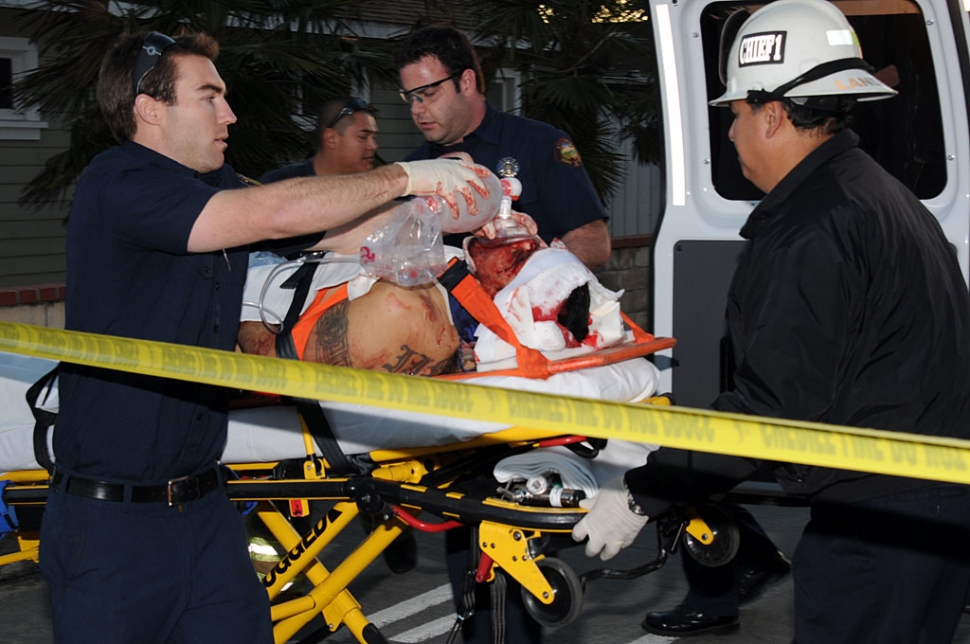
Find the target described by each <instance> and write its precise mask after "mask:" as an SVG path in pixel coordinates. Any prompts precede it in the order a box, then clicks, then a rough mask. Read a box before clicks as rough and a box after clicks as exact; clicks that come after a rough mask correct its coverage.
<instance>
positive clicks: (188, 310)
mask: <svg viewBox="0 0 970 644" xmlns="http://www.w3.org/2000/svg"><path fill="white" fill-rule="evenodd" d="M242 186H243V183H242V182H241V181H240V179H239V178H238V177H237V175H236V173H235V172H234V171H233V170H232V168H231V167H229V166H224V167H223V168H222V169H220V170H218V171H216V172H213V173H209V174H206V175H199V173H197V172H195V171H194V170H192V169H190V168H187V167H185V166H183V165H181V164H179V163H177V162H175V161H173V160H172V159H169V158H167V157H164V156H162V155H160V154H157V153H155V152H153V151H151V150H149V149H147V148H144V147H142V146H140V145H138V144H136V143H133V142H130V141H129V142H128V143H126V144H124V145H123V146H120V147H115V148H111V149H110V150H108V151H106V152H103V153H102V154H99V155H98V156H97V157H95V158H94V160H93V161H92V162H91V164H90V165H89V166H88V168H87V169H86V170H85V172H84V174H83V175H82V177H81V180H80V182H79V183H78V187H77V191H76V192H75V195H74V205H73V207H72V209H71V214H70V219H69V223H68V234H67V302H66V319H65V321H66V327H67V328H68V329H71V330H76V331H87V332H92V333H103V334H108V335H116V336H124V337H129V338H141V339H149V340H160V341H165V342H175V343H179V344H187V345H194V346H198V347H208V348H215V349H224V350H228V351H231V350H232V349H233V348H234V346H235V340H236V332H237V330H238V328H239V314H240V308H241V305H242V289H243V283H244V281H245V278H246V263H247V256H248V249H246V248H241V249H227V250H226V251H216V252H212V253H198V254H192V253H189V252H188V250H187V247H188V239H189V233H190V232H191V230H192V226H193V225H194V224H195V221H196V219H197V218H198V216H199V214H200V213H201V212H202V209H203V208H204V207H205V205H206V203H207V202H208V201H209V199H210V198H211V197H212V196H213V195H214V194H216V192H218V191H220V190H222V189H226V188H239V187H242ZM60 403H61V407H60V413H59V414H58V418H57V423H56V425H55V428H54V455H55V461H56V465H57V467H58V469H60V470H62V471H65V472H68V473H71V474H75V475H79V476H84V477H87V478H97V479H102V480H107V481H115V482H133V483H142V484H159V483H164V482H166V481H168V480H169V479H172V478H175V477H178V476H185V475H192V474H196V473H198V472H200V471H202V470H204V469H205V468H206V467H209V466H211V465H212V464H213V463H214V462H215V461H216V460H217V459H218V458H219V457H220V456H221V454H222V451H223V449H224V447H225V441H226V427H227V414H228V411H227V407H228V390H226V389H223V388H219V387H213V386H206V385H199V384H195V383H189V382H182V381H176V380H166V379H161V378H153V377H148V376H140V375H135V374H129V373H124V372H119V371H111V370H102V369H94V368H90V367H81V366H76V365H71V364H68V363H64V364H63V365H62V366H61V375H60Z"/></svg>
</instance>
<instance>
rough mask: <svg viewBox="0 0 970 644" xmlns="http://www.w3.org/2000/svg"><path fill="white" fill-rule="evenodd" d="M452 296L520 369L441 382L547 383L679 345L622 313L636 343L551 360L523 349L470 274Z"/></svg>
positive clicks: (443, 377) (449, 376) (454, 376)
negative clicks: (512, 379)
mask: <svg viewBox="0 0 970 644" xmlns="http://www.w3.org/2000/svg"><path fill="white" fill-rule="evenodd" d="M450 291H451V294H452V295H453V296H454V297H455V298H456V299H457V300H458V301H459V302H460V303H461V305H462V306H464V307H465V309H466V310H467V311H468V312H469V313H470V314H471V315H472V317H474V318H475V319H476V320H478V321H479V322H480V323H481V324H484V325H485V326H487V327H488V328H489V329H490V330H491V331H492V332H493V333H495V335H497V336H498V337H499V338H501V339H502V340H504V341H505V342H508V343H509V344H510V345H512V346H513V347H515V355H516V362H517V366H516V367H514V368H511V369H499V370H496V371H476V372H467V373H452V374H444V375H440V376H435V377H436V378H439V379H441V380H465V379H468V378H476V377H479V376H484V375H489V376H520V377H525V378H540V379H546V378H548V377H549V376H551V375H553V374H556V373H563V372H566V371H577V370H579V369H588V368H590V367H602V366H605V365H610V364H616V363H617V362H623V361H625V360H631V359H633V358H641V357H643V356H646V355H649V354H651V353H655V352H657V351H661V350H663V349H669V348H671V347H673V346H674V345H675V344H676V341H675V340H674V339H673V338H656V337H654V336H653V334H651V333H647V332H646V331H644V330H643V329H641V328H640V327H639V326H638V325H637V324H636V323H634V322H633V320H631V319H630V318H629V317H628V316H627V315H626V314H625V313H622V312H621V313H620V315H621V316H622V319H623V321H624V322H626V324H627V326H629V327H630V330H631V331H632V332H633V341H632V342H624V343H622V344H619V345H616V346H613V347H608V348H606V349H600V350H598V351H596V352H594V353H587V354H583V355H579V356H573V357H570V358H562V359H559V360H550V359H549V358H547V357H546V356H544V355H543V354H542V352H540V351H539V350H538V349H533V348H531V347H526V346H523V345H522V343H521V342H519V339H518V338H517V337H516V336H515V333H514V332H513V331H512V328H511V327H510V326H509V324H508V322H507V321H506V320H505V318H504V317H502V313H501V312H500V311H499V310H498V307H497V306H495V302H494V301H493V300H492V298H491V297H489V296H488V293H486V292H485V289H483V288H482V286H481V284H479V282H478V280H476V279H475V278H474V276H472V275H471V274H470V273H469V274H467V275H465V276H464V277H463V278H462V279H461V280H460V281H459V282H458V283H457V284H455V285H454V286H451V288H450Z"/></svg>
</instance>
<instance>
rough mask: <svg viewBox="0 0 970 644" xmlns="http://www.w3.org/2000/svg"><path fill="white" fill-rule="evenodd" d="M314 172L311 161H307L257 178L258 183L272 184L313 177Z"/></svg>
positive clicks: (271, 171)
mask: <svg viewBox="0 0 970 644" xmlns="http://www.w3.org/2000/svg"><path fill="white" fill-rule="evenodd" d="M315 176H317V172H316V170H315V169H314V168H313V159H307V160H306V161H301V162H299V163H294V164H293V165H287V166H283V167H282V168H277V169H276V170H270V171H269V172H267V173H266V174H264V175H263V176H261V177H260V178H259V182H260V183H273V182H274V181H282V180H283V179H293V178H295V177H315Z"/></svg>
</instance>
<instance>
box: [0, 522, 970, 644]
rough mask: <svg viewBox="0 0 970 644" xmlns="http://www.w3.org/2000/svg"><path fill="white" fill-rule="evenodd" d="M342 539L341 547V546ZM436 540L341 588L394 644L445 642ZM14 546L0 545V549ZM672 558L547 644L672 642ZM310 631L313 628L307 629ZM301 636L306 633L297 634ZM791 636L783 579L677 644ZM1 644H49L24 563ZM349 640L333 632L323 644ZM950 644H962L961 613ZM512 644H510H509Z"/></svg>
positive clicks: (14, 581) (621, 561)
mask: <svg viewBox="0 0 970 644" xmlns="http://www.w3.org/2000/svg"><path fill="white" fill-rule="evenodd" d="M750 509H751V510H752V513H753V514H754V515H755V516H756V517H757V518H758V520H759V521H760V522H761V523H762V525H763V526H764V528H765V530H766V531H767V532H768V533H769V534H770V535H771V536H772V538H774V539H775V541H776V543H777V544H778V545H779V546H780V547H781V548H782V549H783V550H784V551H785V552H786V553H789V554H790V553H791V552H792V550H793V549H794V546H795V543H796V542H797V540H798V537H799V535H800V533H801V530H802V528H803V527H804V525H805V522H806V520H807V516H808V514H807V510H806V509H805V508H799V507H775V506H752V507H751V508H750ZM347 541H350V539H348V540H347ZM443 541H444V540H443V537H442V536H441V535H432V534H419V535H418V544H419V561H418V565H417V567H416V568H415V569H414V570H412V571H411V572H408V573H406V574H403V575H393V574H391V573H390V572H389V571H388V570H387V568H386V566H385V565H384V563H383V561H382V560H381V559H378V560H377V561H375V562H374V563H373V564H372V565H371V566H370V567H368V568H367V570H365V571H364V572H363V573H362V574H361V575H360V576H358V578H357V579H356V580H355V581H354V583H353V584H352V585H351V586H350V590H351V592H352V593H353V594H354V596H355V597H356V598H357V600H358V601H359V602H360V603H361V605H362V606H363V609H364V612H365V613H366V614H367V615H368V617H369V618H370V619H371V621H372V622H374V623H375V624H377V625H378V627H379V628H380V629H381V631H382V632H383V633H384V635H385V637H387V638H388V640H389V641H391V642H395V643H400V644H410V643H414V644H419V643H427V644H444V642H446V641H447V638H448V632H449V630H450V628H451V626H452V625H453V624H454V612H453V609H452V604H451V592H450V589H449V588H448V585H447V581H446V575H445V571H444V565H443V552H444V544H443ZM353 545H354V544H352V543H334V544H331V548H332V549H328V550H325V551H324V556H322V557H321V558H322V559H323V561H324V563H325V564H328V565H331V566H332V565H333V563H335V562H336V561H339V560H340V558H342V557H343V556H345V555H346V553H347V552H348V551H349V549H350V548H351V547H353ZM13 547H15V542H14V541H13V540H12V539H11V538H10V537H7V538H5V539H2V540H0V552H9V551H10V550H11V549H12V548H13ZM655 554H656V534H655V532H654V531H653V530H652V529H649V528H648V529H647V530H645V531H644V533H643V534H641V536H640V538H638V540H637V542H636V543H635V544H634V545H633V546H631V547H630V548H628V549H626V550H625V551H623V552H622V553H621V554H620V555H619V556H618V557H617V558H616V560H614V561H612V562H610V565H611V567H614V568H634V567H636V566H639V565H641V564H643V563H644V562H646V561H649V560H651V559H653V558H654V556H655ZM560 556H561V558H562V559H563V560H564V561H565V562H566V563H567V564H569V566H570V567H572V568H573V570H575V571H576V572H577V573H578V574H582V573H583V572H585V571H587V570H590V569H591V568H595V567H596V566H595V562H594V561H591V560H588V559H587V558H586V557H585V556H584V555H583V553H582V549H581V548H568V549H566V550H564V551H562V553H561V555H560ZM677 556H678V555H675V556H674V557H672V558H671V559H670V560H669V561H668V562H667V564H666V565H665V566H664V567H662V568H661V569H659V570H657V571H655V572H653V573H650V574H648V575H645V576H643V577H640V578H638V579H634V580H626V581H615V580H603V579H600V580H596V581H592V582H590V583H589V584H588V585H587V588H586V592H585V594H584V597H583V611H582V614H581V615H580V616H579V618H578V619H577V620H576V622H574V623H573V624H571V625H569V626H567V627H564V628H561V629H558V630H557V631H555V632H553V633H549V634H548V635H547V637H546V638H545V639H546V641H547V642H556V644H671V643H675V642H679V641H681V640H678V639H676V638H670V637H661V636H657V635H650V634H647V633H646V632H644V631H643V630H641V628H640V622H641V621H642V620H643V617H644V615H645V614H646V612H648V611H651V610H664V609H667V608H671V607H673V606H675V605H676V604H677V603H678V602H679V601H680V600H681V598H683V596H684V594H685V593H686V584H685V581H684V579H683V575H682V573H681V570H680V565H679V561H677ZM311 626H312V627H313V628H317V627H319V626H320V624H312V625H311ZM304 635H305V633H304ZM791 638H792V584H791V578H790V577H789V578H787V579H785V580H784V581H782V582H781V583H779V584H777V585H776V586H774V587H772V588H770V589H769V590H768V591H767V592H766V593H765V594H764V595H763V596H762V597H761V598H760V599H758V600H756V601H755V602H754V603H753V604H751V605H750V606H748V607H746V608H744V609H742V611H741V628H740V629H739V630H738V631H736V632H734V633H731V634H725V635H700V636H695V637H691V638H689V639H684V640H683V641H684V642H689V643H690V644H742V643H743V644H789V642H791ZM0 641H2V642H4V643H6V644H51V643H52V642H53V635H52V631H51V624H50V604H49V601H48V598H47V587H46V584H45V582H44V581H43V578H42V577H41V576H40V573H39V572H38V570H37V566H36V565H35V564H33V563H32V562H20V563H17V564H12V565H8V566H5V567H2V568H0ZM325 641H326V642H327V643H328V644H329V643H350V642H353V641H354V640H353V638H352V637H351V636H350V635H349V633H347V631H346V630H345V629H344V630H341V631H338V632H337V633H335V634H333V635H332V636H330V637H328V638H327V639H326V640H325ZM953 641H954V642H955V643H956V644H970V615H966V616H964V618H963V620H962V622H961V624H960V628H959V630H958V632H957V635H956V638H955V639H954V640H953ZM511 644H515V643H511Z"/></svg>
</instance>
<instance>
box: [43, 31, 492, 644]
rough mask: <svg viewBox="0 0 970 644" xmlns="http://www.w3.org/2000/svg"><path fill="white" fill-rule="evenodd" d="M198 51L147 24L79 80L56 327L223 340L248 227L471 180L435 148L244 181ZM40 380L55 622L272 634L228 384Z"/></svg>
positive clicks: (129, 630) (446, 192)
mask: <svg viewBox="0 0 970 644" xmlns="http://www.w3.org/2000/svg"><path fill="white" fill-rule="evenodd" d="M217 54H218V44H217V43H216V41H215V40H213V39H212V38H211V37H209V36H206V35H204V34H194V35H185V36H181V37H179V38H177V39H172V38H169V37H168V36H165V35H163V34H159V33H151V34H148V35H145V34H136V35H126V36H124V37H122V38H121V39H120V40H119V41H118V43H117V44H116V45H115V46H114V47H113V48H112V49H111V51H109V53H108V54H107V55H106V56H105V59H104V62H103V63H102V68H101V74H100V77H99V81H98V88H97V97H98V102H99V104H100V106H101V110H102V113H103V114H104V116H105V119H106V121H107V122H108V124H109V126H110V128H111V130H112V133H113V134H114V135H115V138H116V139H117V140H118V142H119V144H120V145H119V146H117V147H113V148H110V149H109V150H106V151H104V152H102V153H101V154H99V155H98V156H96V157H95V158H94V159H93V160H92V161H91V163H90V164H89V166H88V167H87V169H86V170H85V172H84V174H83V175H82V177H81V179H80V181H79V182H78V186H77V189H76V192H75V194H74V203H73V207H72V209H71V214H70V223H69V225H68V233H67V257H68V265H67V283H68V294H67V302H66V318H65V326H66V328H68V329H71V330H75V331H86V332H91V333H102V334H109V335H117V336H123V337H130V338H136V339H148V340H155V341H164V342H173V343H179V344H187V345H194V346H199V347H205V348H213V349H222V350H226V351H232V350H233V348H234V346H235V341H236V335H237V330H238V328H239V318H240V309H241V306H242V289H243V283H244V281H245V278H246V268H247V258H248V250H249V245H251V244H253V243H254V242H257V241H260V240H267V239H268V240H285V239H287V238H292V237H295V236H298V235H308V234H313V233H319V232H321V231H324V230H327V229H332V228H335V227H338V226H340V225H342V224H345V223H349V222H352V221H354V220H356V219H357V218H359V217H360V216H361V215H363V214H365V213H367V212H369V211H371V210H373V209H374V208H376V207H378V206H380V205H382V204H384V203H386V202H389V201H392V200H393V199H396V198H398V197H401V196H404V195H410V194H420V195H439V196H442V197H444V198H445V199H446V200H450V201H451V203H457V202H458V201H461V200H462V198H463V194H464V193H480V192H482V191H485V186H484V183H483V180H482V177H485V176H487V175H488V170H487V169H485V168H482V167H479V166H474V165H471V164H468V163H460V162H457V161H454V160H441V161H426V162H416V163H410V164H391V165H388V166H386V167H382V168H378V169H376V170H372V171H370V172H366V173H359V174H356V175H354V176H341V177H312V178H301V179H292V180H290V181H283V182H279V183H275V184H272V185H268V186H257V187H245V186H246V184H245V183H244V182H243V181H242V179H241V178H240V177H239V176H238V175H237V174H236V173H235V172H234V171H233V169H232V168H231V167H230V166H228V165H226V164H225V159H224V154H225V150H226V147H227V139H228V136H229V131H228V128H229V126H230V125H232V124H233V123H234V122H235V121H236V116H235V114H233V112H232V109H231V108H230V107H229V103H228V102H227V100H226V86H225V83H224V82H223V80H222V78H221V77H220V76H219V73H218V72H217V71H216V67H215V65H214V63H213V60H214V59H215V57H216V55H217ZM242 188H245V189H242ZM486 192H487V191H486ZM59 389H60V396H61V398H60V413H59V414H58V418H57V423H56V430H55V432H54V439H53V442H54V457H55V458H54V460H55V466H56V469H55V471H54V473H53V475H52V480H51V486H50V492H49V495H48V502H47V504H46V507H45V513H44V519H43V525H42V529H41V534H42V537H41V546H40V548H41V553H40V565H41V570H42V572H43V573H44V576H45V578H46V579H47V581H48V582H49V584H50V588H51V603H52V608H53V622H54V633H55V639H56V640H57V641H58V642H61V643H71V642H98V643H99V644H112V643H132V642H138V643H139V644H143V643H152V642H159V643H161V642H206V643H207V644H213V643H216V644H218V643H221V642H225V643H227V644H228V643H230V642H231V643H233V644H239V643H254V644H255V643H258V644H268V643H270V642H272V641H273V633H272V624H271V620H270V611H269V601H268V596H267V594H266V592H265V590H264V589H263V588H262V587H261V585H260V583H259V582H258V580H257V578H256V575H255V573H254V571H253V568H252V564H251V562H250V559H249V556H248V553H247V546H246V534H245V531H244V529H243V522H242V518H241V517H240V516H239V514H238V513H237V512H236V509H235V507H234V506H233V504H232V503H231V502H230V501H229V498H228V496H227V495H226V494H225V489H224V485H223V483H224V471H223V470H222V468H221V467H220V466H219V461H218V459H219V458H220V456H221V454H222V450H223V447H224V446H225V444H226V433H227V414H228V396H229V391H228V389H225V388H221V387H216V386H203V385H198V384H193V383H188V382H183V381H175V380H167V379H163V378H156V377H149V376H141V375H131V374H125V373H121V372H116V371H112V370H106V369H98V368H92V367H84V366H80V365H73V364H67V363H65V364H62V365H61V366H60V375H59Z"/></svg>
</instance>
